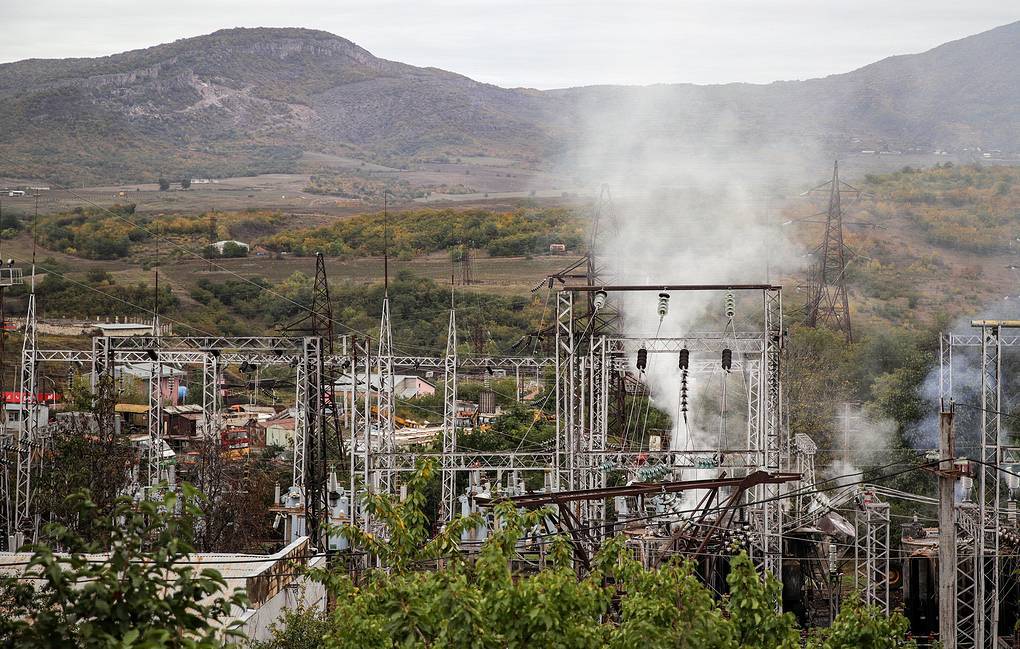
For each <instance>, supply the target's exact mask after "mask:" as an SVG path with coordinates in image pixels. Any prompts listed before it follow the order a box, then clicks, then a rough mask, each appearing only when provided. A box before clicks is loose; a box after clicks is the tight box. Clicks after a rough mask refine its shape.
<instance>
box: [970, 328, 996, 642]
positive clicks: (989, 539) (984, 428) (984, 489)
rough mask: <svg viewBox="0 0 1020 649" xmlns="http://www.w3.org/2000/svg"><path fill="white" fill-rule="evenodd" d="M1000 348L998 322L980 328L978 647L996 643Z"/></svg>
mask: <svg viewBox="0 0 1020 649" xmlns="http://www.w3.org/2000/svg"><path fill="white" fill-rule="evenodd" d="M1001 376H1002V347H1001V346H1000V341H999V327H998V326H997V325H992V326H982V327H981V459H982V461H983V462H984V463H983V464H982V465H981V468H980V480H979V482H978V507H979V510H978V511H979V513H980V519H981V523H980V524H981V527H980V529H979V530H978V536H977V539H978V544H977V555H978V562H979V564H980V573H979V574H978V575H976V580H977V592H978V596H977V601H978V602H980V606H981V609H982V611H983V612H982V614H981V615H979V616H978V622H979V623H978V625H977V627H976V633H975V642H976V644H977V646H979V647H984V646H988V647H996V646H998V639H997V637H998V626H999V563H1000V561H999V514H998V512H999V494H1000V491H999V466H1000V462H1001V458H1000V452H999V451H1000V449H1001V447H1002V442H1003V440H1002V438H1001V433H1002V421H1001V416H1000V414H999V413H1000V410H1001V409H1000V406H1001V398H1000V397H1001V391H1000V388H999V384H1000V377H1001Z"/></svg>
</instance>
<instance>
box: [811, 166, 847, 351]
mask: <svg viewBox="0 0 1020 649" xmlns="http://www.w3.org/2000/svg"><path fill="white" fill-rule="evenodd" d="M826 185H828V186H829V208H828V210H827V211H826V216H825V234H824V235H823V237H822V243H821V245H819V246H818V248H817V249H816V250H815V253H816V256H817V258H818V265H817V266H816V267H815V272H814V275H813V277H812V278H811V287H810V291H809V297H808V305H807V306H808V317H807V324H808V326H810V327H815V326H817V325H819V324H828V325H831V326H833V327H835V328H836V329H838V330H840V331H842V332H843V334H844V335H845V336H846V340H847V342H851V341H852V340H853V333H852V330H851V327H850V300H849V297H848V295H847V290H846V267H847V252H848V249H847V246H846V244H845V243H844V242H843V205H842V200H841V198H840V194H841V191H842V189H841V186H842V185H846V183H842V182H841V181H840V179H839V161H836V162H834V163H833V165H832V180H831V181H829V182H828V183H825V184H823V185H820V186H819V187H817V188H816V189H821V188H822V187H825V186H826ZM846 187H848V188H850V190H851V191H853V192H856V193H857V195H858V196H859V195H860V192H859V191H858V190H857V189H856V188H853V187H851V186H850V185H846Z"/></svg>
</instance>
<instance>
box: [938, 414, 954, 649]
mask: <svg viewBox="0 0 1020 649" xmlns="http://www.w3.org/2000/svg"><path fill="white" fill-rule="evenodd" d="M955 457H956V435H955V433H954V431H953V403H952V402H950V403H949V410H948V411H947V410H946V409H945V405H943V409H942V412H940V413H939V474H938V475H939V640H940V641H941V643H942V647H943V649H956V606H957V602H956V520H955V511H956V502H955V498H956V475H955V473H954V471H955V466H954V460H955Z"/></svg>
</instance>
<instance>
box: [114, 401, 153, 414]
mask: <svg viewBox="0 0 1020 649" xmlns="http://www.w3.org/2000/svg"><path fill="white" fill-rule="evenodd" d="M114 410H115V411H117V412H130V413H134V414H136V415H140V414H142V413H146V412H149V406H145V405H142V404H140V403H118V404H117V405H116V406H115V407H114Z"/></svg>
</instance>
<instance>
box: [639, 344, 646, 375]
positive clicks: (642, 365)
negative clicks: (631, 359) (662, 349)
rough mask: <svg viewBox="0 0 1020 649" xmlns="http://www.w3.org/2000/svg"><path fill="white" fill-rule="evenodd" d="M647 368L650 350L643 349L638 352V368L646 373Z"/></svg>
mask: <svg viewBox="0 0 1020 649" xmlns="http://www.w3.org/2000/svg"><path fill="white" fill-rule="evenodd" d="M646 367H648V350H647V349H645V348H644V347H642V348H641V349H639V350H637V368H638V370H640V371H642V372H644V371H645V368H646Z"/></svg>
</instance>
